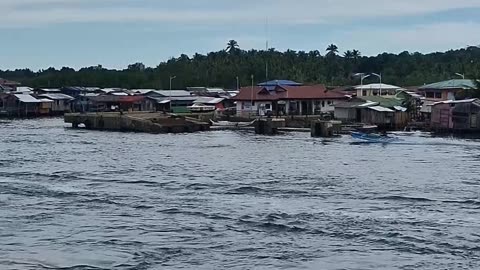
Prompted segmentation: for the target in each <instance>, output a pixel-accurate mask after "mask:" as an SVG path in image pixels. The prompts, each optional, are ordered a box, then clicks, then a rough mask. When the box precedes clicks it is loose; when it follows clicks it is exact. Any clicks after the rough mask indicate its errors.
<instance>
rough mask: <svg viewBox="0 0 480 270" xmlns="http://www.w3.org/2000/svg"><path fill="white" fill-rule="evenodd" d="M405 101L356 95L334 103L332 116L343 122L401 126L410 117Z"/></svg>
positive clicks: (387, 127) (388, 126)
mask: <svg viewBox="0 0 480 270" xmlns="http://www.w3.org/2000/svg"><path fill="white" fill-rule="evenodd" d="M407 103H408V99H406V98H400V97H389V98H387V97H382V96H368V97H357V98H352V99H350V100H348V101H346V102H342V103H339V104H337V105H335V113H334V117H335V119H337V120H340V121H342V122H344V123H364V124H372V125H377V126H379V127H380V128H386V129H393V128H403V127H405V126H406V125H407V124H408V122H409V121H410V117H411V114H410V113H411V112H409V110H408V109H409V108H407V107H406V106H407ZM414 104H416V103H414Z"/></svg>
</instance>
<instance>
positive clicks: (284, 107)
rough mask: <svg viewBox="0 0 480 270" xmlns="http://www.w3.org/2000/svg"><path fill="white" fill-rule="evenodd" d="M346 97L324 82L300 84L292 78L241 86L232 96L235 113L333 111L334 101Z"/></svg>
mask: <svg viewBox="0 0 480 270" xmlns="http://www.w3.org/2000/svg"><path fill="white" fill-rule="evenodd" d="M346 99H347V97H346V96H345V93H342V92H337V91H328V90H327V88H326V87H325V86H324V85H302V84H300V83H296V82H292V81H270V82H266V83H262V84H259V85H258V86H255V87H243V88H241V89H240V92H239V94H238V95H236V96H235V97H233V98H232V100H233V101H236V102H237V115H239V116H252V115H254V116H256V115H260V116H262V115H267V114H273V115H278V116H282V115H321V114H322V113H330V112H333V111H334V105H335V104H336V103H339V102H341V101H343V100H346Z"/></svg>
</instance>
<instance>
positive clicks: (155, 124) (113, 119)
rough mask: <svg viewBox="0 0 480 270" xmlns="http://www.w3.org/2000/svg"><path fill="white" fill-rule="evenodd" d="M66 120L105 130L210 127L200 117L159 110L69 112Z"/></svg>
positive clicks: (183, 130)
mask: <svg viewBox="0 0 480 270" xmlns="http://www.w3.org/2000/svg"><path fill="white" fill-rule="evenodd" d="M64 121H65V123H70V124H72V127H73V128H78V127H79V126H80V125H84V126H85V128H86V129H91V130H105V131H126V132H145V133H192V132H198V131H207V130H209V129H210V124H209V123H206V122H202V121H199V120H198V119H194V118H188V117H183V116H177V115H174V114H164V113H158V112H156V113H148V112H127V113H122V112H97V113H67V114H65V116H64Z"/></svg>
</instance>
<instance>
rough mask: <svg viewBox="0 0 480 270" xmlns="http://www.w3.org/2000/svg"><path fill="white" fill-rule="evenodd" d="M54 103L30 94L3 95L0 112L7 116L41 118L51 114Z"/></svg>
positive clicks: (0, 101) (0, 96)
mask: <svg viewBox="0 0 480 270" xmlns="http://www.w3.org/2000/svg"><path fill="white" fill-rule="evenodd" d="M51 103H52V101H51V100H49V99H37V98H35V97H33V96H31V95H29V94H13V93H12V94H1V95H0V112H1V114H2V115H6V116H18V117H21V116H40V115H48V114H49V113H50V108H51Z"/></svg>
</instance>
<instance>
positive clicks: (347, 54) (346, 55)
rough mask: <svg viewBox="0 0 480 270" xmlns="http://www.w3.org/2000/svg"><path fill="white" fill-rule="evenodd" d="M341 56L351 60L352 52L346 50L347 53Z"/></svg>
mask: <svg viewBox="0 0 480 270" xmlns="http://www.w3.org/2000/svg"><path fill="white" fill-rule="evenodd" d="M343 56H344V57H345V58H347V59H350V58H353V52H352V51H350V50H348V51H346V52H344V53H343Z"/></svg>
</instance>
